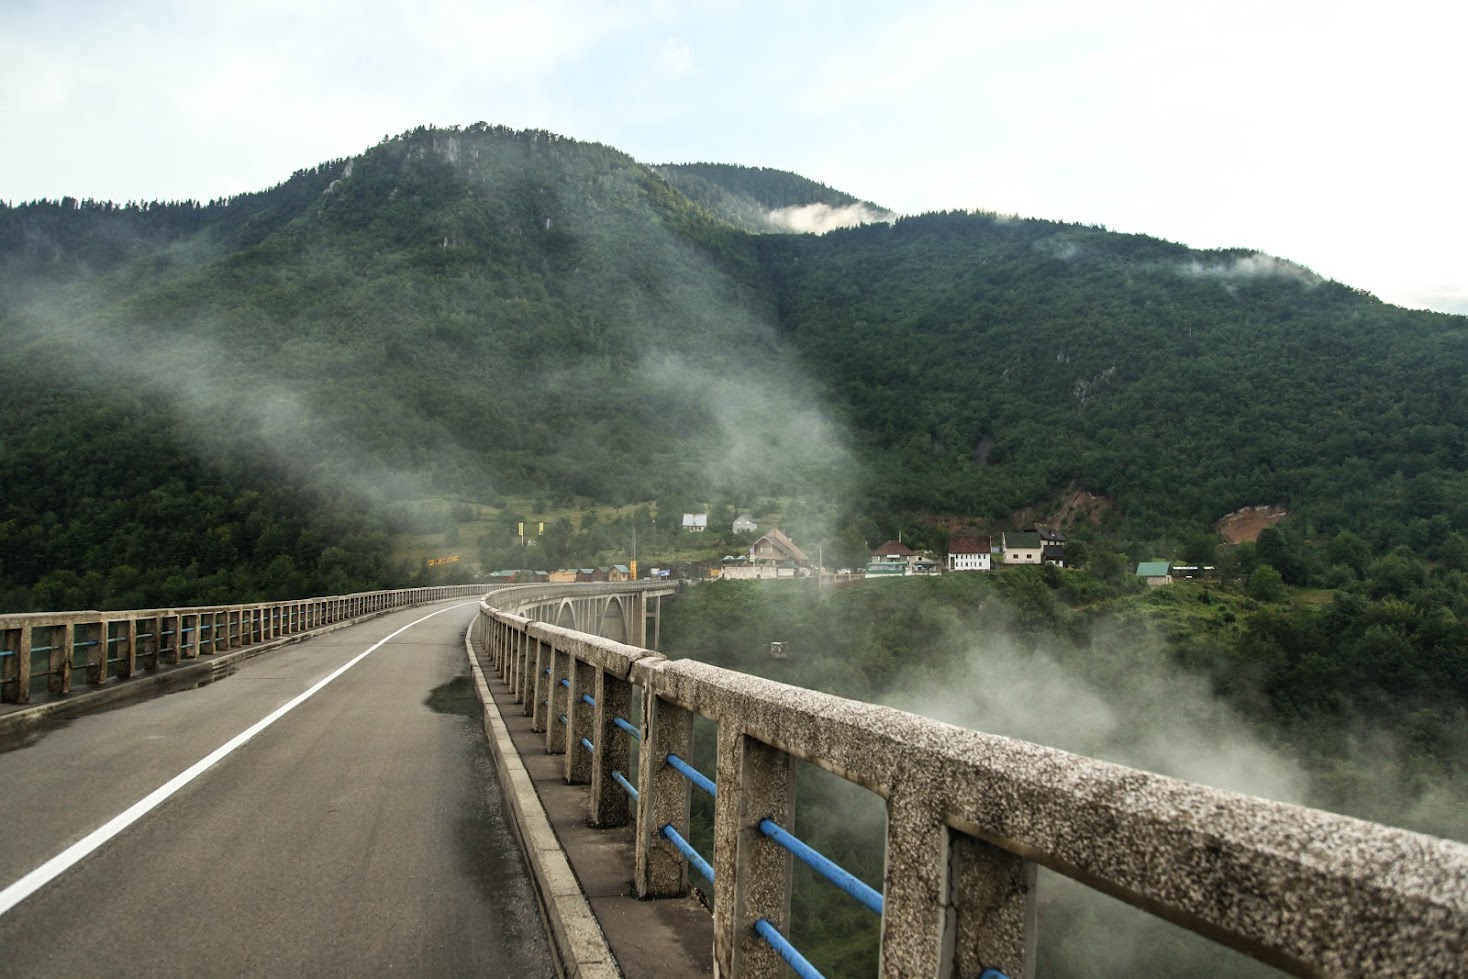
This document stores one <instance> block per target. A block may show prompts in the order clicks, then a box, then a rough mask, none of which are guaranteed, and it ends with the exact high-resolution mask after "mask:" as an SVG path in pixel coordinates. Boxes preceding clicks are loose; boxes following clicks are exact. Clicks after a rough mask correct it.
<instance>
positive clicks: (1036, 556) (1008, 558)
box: [999, 530, 1045, 564]
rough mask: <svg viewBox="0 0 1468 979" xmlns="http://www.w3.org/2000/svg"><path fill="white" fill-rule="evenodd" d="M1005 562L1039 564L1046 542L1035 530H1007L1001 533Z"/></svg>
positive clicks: (1000, 545) (1000, 546)
mask: <svg viewBox="0 0 1468 979" xmlns="http://www.w3.org/2000/svg"><path fill="white" fill-rule="evenodd" d="M999 540H1000V544H999V549H1000V551H1001V554H1002V557H1003V558H1004V563H1005V564H1039V563H1040V559H1041V555H1042V554H1043V552H1044V548H1045V544H1044V542H1043V541H1042V540H1041V539H1040V535H1039V534H1038V533H1036V532H1035V531H1033V530H1006V531H1005V532H1004V533H1002V534H1000V535H999Z"/></svg>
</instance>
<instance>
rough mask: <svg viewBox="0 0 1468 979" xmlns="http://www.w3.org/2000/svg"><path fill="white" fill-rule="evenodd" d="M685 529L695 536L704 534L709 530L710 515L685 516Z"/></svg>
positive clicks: (686, 514)
mask: <svg viewBox="0 0 1468 979" xmlns="http://www.w3.org/2000/svg"><path fill="white" fill-rule="evenodd" d="M683 529H684V530H686V531H689V532H690V533H694V534H701V533H703V532H704V531H705V530H708V529H709V515H708V514H707V513H685V514H683Z"/></svg>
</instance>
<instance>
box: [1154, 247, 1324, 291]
mask: <svg viewBox="0 0 1468 979" xmlns="http://www.w3.org/2000/svg"><path fill="white" fill-rule="evenodd" d="M1183 273H1184V274H1185V275H1192V276H1197V277H1199V278H1205V279H1225V280H1234V279H1294V280H1295V281H1297V282H1301V283H1303V284H1305V285H1308V286H1315V285H1319V284H1320V283H1322V282H1324V281H1325V280H1324V279H1322V278H1321V277H1320V276H1318V275H1316V274H1315V273H1314V272H1312V271H1310V270H1309V269H1307V268H1306V267H1305V266H1303V265H1300V264H1298V263H1296V262H1291V261H1289V260H1287V259H1283V258H1275V257H1274V256H1273V255H1265V254H1264V253H1263V252H1255V253H1254V254H1252V255H1244V256H1241V257H1235V258H1232V259H1230V260H1228V261H1218V262H1211V263H1207V264H1205V263H1203V262H1200V261H1198V260H1197V259H1194V260H1193V261H1191V262H1189V263H1187V264H1186V265H1184V266H1183Z"/></svg>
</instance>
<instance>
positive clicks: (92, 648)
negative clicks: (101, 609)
mask: <svg viewBox="0 0 1468 979" xmlns="http://www.w3.org/2000/svg"><path fill="white" fill-rule="evenodd" d="M80 641H81V642H84V643H86V644H87V682H88V683H90V684H91V685H92V686H94V687H100V686H101V685H102V684H104V683H106V682H107V620H106V619H103V620H102V621H101V622H88V623H86V624H85V625H83V626H82V627H81V636H80Z"/></svg>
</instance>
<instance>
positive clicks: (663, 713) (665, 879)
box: [635, 685, 693, 897]
mask: <svg viewBox="0 0 1468 979" xmlns="http://www.w3.org/2000/svg"><path fill="white" fill-rule="evenodd" d="M692 744H693V714H692V712H690V711H686V710H684V709H683V708H681V707H679V706H678V705H676V704H671V703H668V702H667V701H665V700H663V699H662V698H661V697H659V696H658V695H657V694H656V693H655V692H654V691H653V690H652V688H651V686H650V685H648V686H644V687H643V690H642V749H641V752H640V754H639V755H638V763H637V792H638V796H637V869H636V874H635V883H636V887H637V896H638V897H674V896H677V895H680V894H684V893H686V892H687V890H688V865H687V864H686V863H685V862H684V860H683V855H682V854H681V853H679V852H678V850H677V848H676V847H674V846H673V844H672V843H671V842H670V841H669V840H668V839H667V838H666V837H665V836H663V827H664V826H669V825H671V826H672V827H673V828H674V829H675V830H677V831H678V832H679V833H681V834H682V835H683V837H684V839H687V838H688V822H689V809H690V804H691V800H692V795H691V793H692V790H693V786H692V785H690V784H689V782H688V779H686V778H684V777H683V775H682V774H681V773H680V772H679V771H678V770H677V769H675V768H673V767H672V766H670V765H669V764H668V756H669V755H678V756H679V757H680V758H686V757H687V756H688V753H689V749H690V747H691V746H692Z"/></svg>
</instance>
